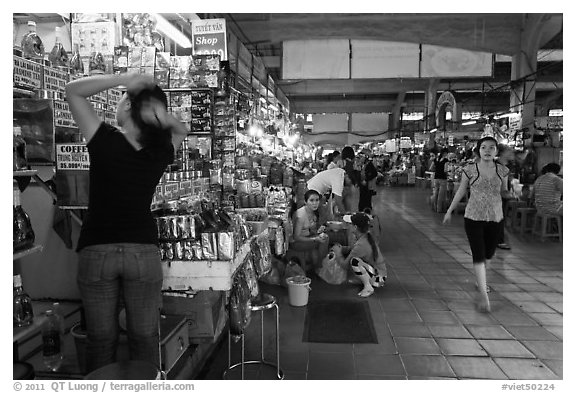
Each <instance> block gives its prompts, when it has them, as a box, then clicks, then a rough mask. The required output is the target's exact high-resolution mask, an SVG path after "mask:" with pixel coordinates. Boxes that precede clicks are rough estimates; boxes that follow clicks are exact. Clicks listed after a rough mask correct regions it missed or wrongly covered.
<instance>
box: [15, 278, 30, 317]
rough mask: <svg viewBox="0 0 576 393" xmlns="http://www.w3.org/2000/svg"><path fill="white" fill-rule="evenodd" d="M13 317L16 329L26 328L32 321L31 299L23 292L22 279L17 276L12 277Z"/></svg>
mask: <svg viewBox="0 0 576 393" xmlns="http://www.w3.org/2000/svg"><path fill="white" fill-rule="evenodd" d="M13 317H14V318H13V319H14V326H16V327H22V326H28V325H30V324H31V323H32V320H33V319H34V311H33V310H32V299H30V296H29V295H28V294H27V293H26V292H24V288H23V287H22V277H21V276H20V275H19V274H15V275H14V300H13Z"/></svg>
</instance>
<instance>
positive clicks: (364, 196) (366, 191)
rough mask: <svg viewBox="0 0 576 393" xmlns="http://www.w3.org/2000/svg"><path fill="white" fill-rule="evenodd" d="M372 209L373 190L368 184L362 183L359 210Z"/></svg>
mask: <svg viewBox="0 0 576 393" xmlns="http://www.w3.org/2000/svg"><path fill="white" fill-rule="evenodd" d="M366 208H369V209H372V190H371V189H370V188H369V187H368V185H365V186H363V185H360V198H359V200H358V211H359V212H361V211H364V209H366Z"/></svg>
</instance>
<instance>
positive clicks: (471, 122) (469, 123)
mask: <svg viewBox="0 0 576 393" xmlns="http://www.w3.org/2000/svg"><path fill="white" fill-rule="evenodd" d="M472 124H476V120H470V121H467V122H465V123H462V125H463V126H469V125H472Z"/></svg>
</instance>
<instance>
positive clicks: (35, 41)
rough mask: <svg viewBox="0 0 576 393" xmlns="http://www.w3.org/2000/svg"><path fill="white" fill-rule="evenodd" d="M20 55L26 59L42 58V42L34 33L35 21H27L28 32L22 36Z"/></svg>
mask: <svg viewBox="0 0 576 393" xmlns="http://www.w3.org/2000/svg"><path fill="white" fill-rule="evenodd" d="M21 46H22V55H23V56H24V58H26V59H32V60H36V61H42V60H44V44H43V43H42V40H41V39H40V36H39V35H38V34H37V33H36V22H34V21H29V22H28V33H26V34H24V37H22V44H21Z"/></svg>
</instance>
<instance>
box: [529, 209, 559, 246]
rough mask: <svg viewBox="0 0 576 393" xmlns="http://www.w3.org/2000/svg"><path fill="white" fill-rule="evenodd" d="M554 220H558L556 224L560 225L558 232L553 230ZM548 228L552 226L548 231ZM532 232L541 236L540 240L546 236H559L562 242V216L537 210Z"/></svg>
mask: <svg viewBox="0 0 576 393" xmlns="http://www.w3.org/2000/svg"><path fill="white" fill-rule="evenodd" d="M554 220H556V224H557V225H558V231H557V232H553V231H552V224H553V222H554ZM538 225H539V226H538ZM548 228H550V231H548ZM532 233H533V234H534V235H536V236H538V237H540V240H544V238H546V237H557V238H558V240H559V241H560V243H562V216H559V215H557V214H548V213H542V212H536V216H535V217H534V225H533V226H532Z"/></svg>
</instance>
